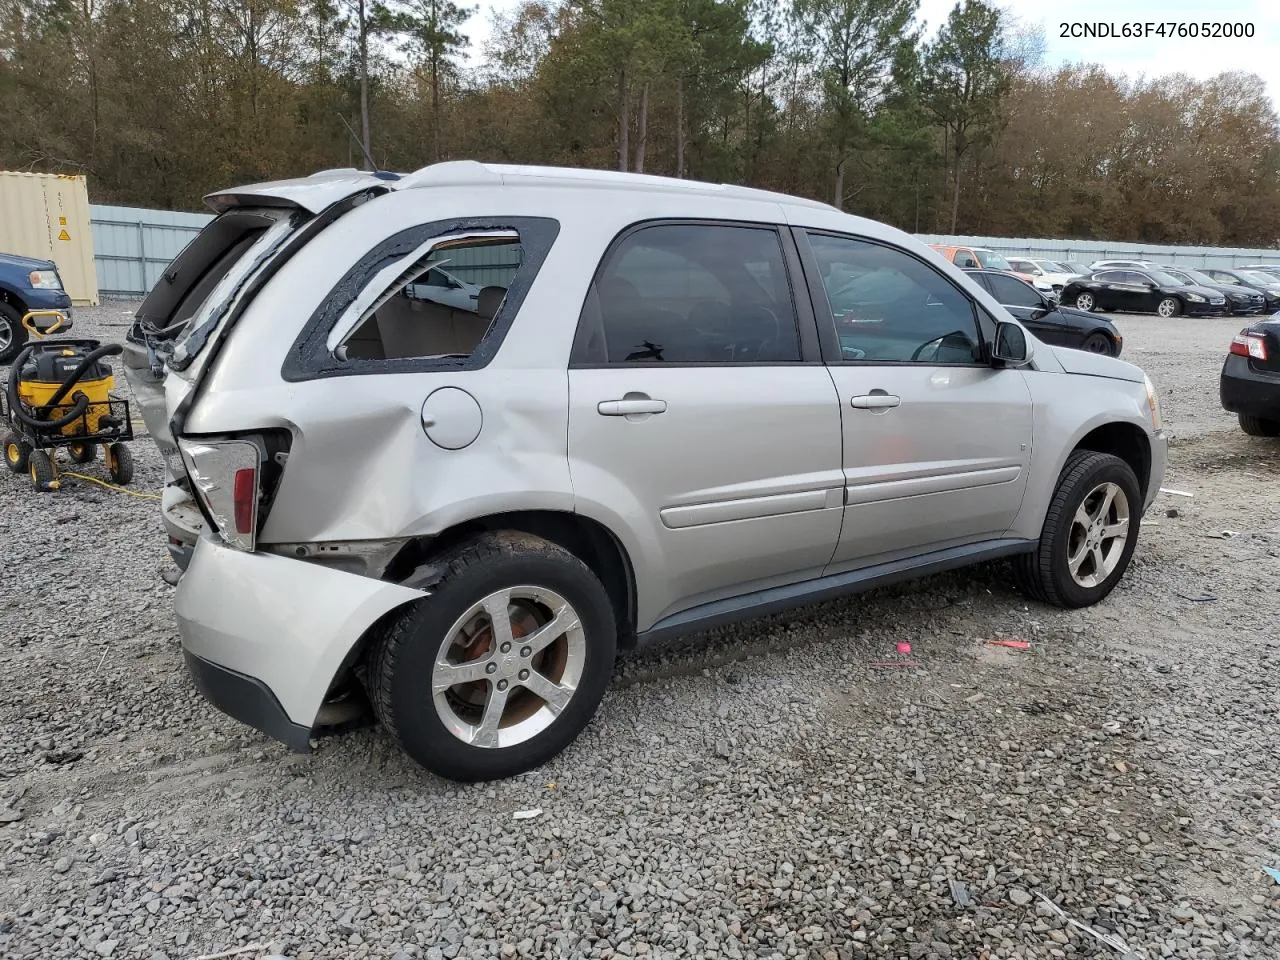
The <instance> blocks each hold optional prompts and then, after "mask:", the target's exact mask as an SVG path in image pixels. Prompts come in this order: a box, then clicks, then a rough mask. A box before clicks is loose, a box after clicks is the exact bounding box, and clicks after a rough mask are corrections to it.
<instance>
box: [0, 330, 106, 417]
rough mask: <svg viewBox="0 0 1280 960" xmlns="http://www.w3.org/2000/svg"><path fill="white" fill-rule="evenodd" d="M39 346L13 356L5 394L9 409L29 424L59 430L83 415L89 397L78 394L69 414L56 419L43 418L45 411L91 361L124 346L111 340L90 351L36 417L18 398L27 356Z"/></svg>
mask: <svg viewBox="0 0 1280 960" xmlns="http://www.w3.org/2000/svg"><path fill="white" fill-rule="evenodd" d="M39 348H40V344H38V343H33V344H31V345H30V346H28V347H26V348H24V349H23V351H22V352H21V353H20V354H18V355H17V356H16V357H14V358H13V364H12V365H11V366H10V367H9V383H8V385H7V386H6V388H5V393H6V397H7V398H8V401H9V410H10V411H11V412H12V414H13V415H14V416H15V417H17V418H18V419H19V420H21V421H22V422H23V423H25V424H26V425H27V426H29V427H36V428H37V429H41V430H57V429H60V428H61V427H65V426H66V425H67V424H69V423H72V422H74V421H75V420H77V419H78V418H80V417H82V416H84V412H85V411H86V410H88V409H89V398H88V397H86V396H85V395H84V394H83V393H81V394H79V395H78V396H77V397H76V399H75V403H74V405H73V406H72V408H71V412H70V413H68V414H66V415H65V416H62V417H59V418H58V419H57V420H42V419H40V415H42V414H43V415H45V416H47V415H48V413H49V411H50V410H52V409H53V408H54V407H56V406H57V405H58V402H59V401H60V400H62V398H63V397H65V396H66V395H67V394H68V393H69V392H70V391H71V388H72V387H74V386H75V385H76V383H77V382H78V381H79V380H80V377H81V376H82V375H83V374H84V372H85V370H87V369H88V368H89V366H90V364H92V363H93V362H94V361H96V360H98V359H99V358H101V357H104V356H114V355H115V354H118V353H121V352H122V351H123V350H124V348H123V347H122V346H120V344H118V343H108V344H105V345H103V346H101V347H98V348H97V349H96V350H91V351H90V352H89V353H88V354H87V355H86V356H85V358H84V359H83V360H81V361H80V363H78V364H77V365H76V368H75V370H73V371H72V372H71V379H69V380H68V381H67V382H66V383H64V384H63V385H62V386H61V387H59V388H58V391H57V392H56V393H55V394H54V395H53V397H52V398H51V399H50V401H49V402H48V403H47V404H45V405H44V406H43V407H40V408H39V409H38V410H36V414H37V416H34V417H33V416H31V415H30V414H29V413H27V412H26V411H25V410H23V408H22V406H23V405H22V401H21V400H20V399H19V398H18V381H19V380H20V379H21V377H22V372H21V371H22V365H23V364H24V363H26V362H27V358H28V357H30V356H31V354H33V353H34V352H35V351H36V350H38V349H39Z"/></svg>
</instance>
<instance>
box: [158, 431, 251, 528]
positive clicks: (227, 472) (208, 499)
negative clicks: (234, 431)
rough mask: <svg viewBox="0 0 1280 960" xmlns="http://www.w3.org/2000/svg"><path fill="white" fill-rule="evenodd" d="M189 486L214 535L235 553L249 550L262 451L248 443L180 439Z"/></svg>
mask: <svg viewBox="0 0 1280 960" xmlns="http://www.w3.org/2000/svg"><path fill="white" fill-rule="evenodd" d="M178 449H179V450H180V451H181V452H182V459H183V462H184V463H186V465H187V473H188V474H189V475H190V476H191V486H192V488H193V489H194V491H195V494H196V496H197V497H199V498H200V503H201V504H202V505H203V507H204V509H205V512H206V513H207V514H208V517H209V519H210V520H212V521H213V524H214V527H215V528H216V529H217V531H218V535H219V536H220V537H222V539H223V540H225V541H226V542H227V544H228V545H229V546H232V547H235V548H236V549H238V550H252V549H253V548H254V544H255V540H256V537H257V525H258V470H259V467H260V465H261V460H262V451H261V450H260V449H259V447H258V445H257V444H256V443H254V442H252V441H250V440H189V439H180V440H179V441H178Z"/></svg>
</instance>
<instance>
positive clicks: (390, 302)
mask: <svg viewBox="0 0 1280 960" xmlns="http://www.w3.org/2000/svg"><path fill="white" fill-rule="evenodd" d="M522 258H523V253H522V248H521V245H520V235H519V234H518V233H517V232H515V231H494V232H491V233H490V232H486V233H483V234H470V235H464V236H457V237H450V238H445V239H441V240H439V241H437V242H435V243H433V244H432V245H431V246H430V247H429V248H428V249H427V250H426V252H424V253H422V254H421V255H420V256H419V257H417V259H415V260H413V261H412V262H411V263H410V264H409V265H408V266H407V267H406V268H405V269H404V270H402V271H401V272H400V274H399V275H398V276H396V277H395V279H394V280H392V282H391V283H390V284H388V285H386V287H385V288H383V289H382V290H381V291H380V292H379V293H378V294H377V296H376V297H374V298H373V299H372V302H370V303H367V304H366V305H363V306H360V305H358V306H357V308H356V309H358V310H359V316H358V319H357V320H356V322H355V326H354V328H353V329H352V330H351V332H350V333H349V334H347V335H346V336H345V337H343V338H342V339H341V342H340V344H339V345H338V346H337V348H336V349H335V351H334V353H335V356H337V358H338V359H339V360H350V359H365V360H404V359H409V358H438V359H440V358H466V357H470V356H471V354H472V353H473V352H474V351H475V349H476V347H478V346H479V345H480V342H481V341H482V340H483V339H484V337H485V334H486V333H488V331H489V328H490V327H491V326H492V324H493V319H494V317H495V316H496V315H497V313H498V308H499V307H500V306H501V305H502V301H503V300H504V299H505V297H506V295H507V288H508V287H510V285H511V282H512V280H514V279H515V277H516V274H517V273H518V272H519V270H520V267H521V264H522Z"/></svg>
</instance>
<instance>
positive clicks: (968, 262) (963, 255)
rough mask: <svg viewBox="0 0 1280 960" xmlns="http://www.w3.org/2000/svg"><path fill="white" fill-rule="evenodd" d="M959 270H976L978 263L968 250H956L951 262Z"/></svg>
mask: <svg viewBox="0 0 1280 960" xmlns="http://www.w3.org/2000/svg"><path fill="white" fill-rule="evenodd" d="M952 262H953V263H954V264H955V265H956V266H957V267H960V268H961V269H977V267H978V261H977V259H976V258H975V257H974V255H973V254H972V253H970V252H969V251H968V250H957V251H956V257H955V260H953V261H952Z"/></svg>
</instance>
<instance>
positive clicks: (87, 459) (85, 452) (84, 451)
mask: <svg viewBox="0 0 1280 960" xmlns="http://www.w3.org/2000/svg"><path fill="white" fill-rule="evenodd" d="M67 456H69V457H70V458H71V459H72V460H73V461H75V462H76V463H93V461H94V460H95V459H97V456H98V445H97V444H96V443H72V444H68V446H67Z"/></svg>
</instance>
